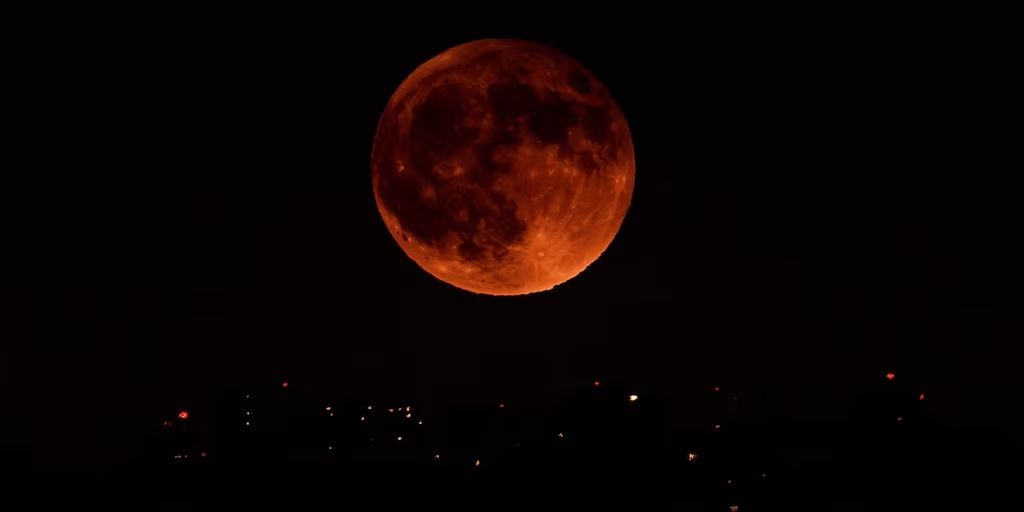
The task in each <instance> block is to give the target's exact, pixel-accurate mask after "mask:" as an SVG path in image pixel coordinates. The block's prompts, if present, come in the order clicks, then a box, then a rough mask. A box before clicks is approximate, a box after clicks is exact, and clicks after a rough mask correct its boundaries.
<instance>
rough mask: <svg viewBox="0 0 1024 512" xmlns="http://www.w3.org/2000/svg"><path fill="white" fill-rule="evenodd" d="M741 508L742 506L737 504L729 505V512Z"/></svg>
mask: <svg viewBox="0 0 1024 512" xmlns="http://www.w3.org/2000/svg"><path fill="white" fill-rule="evenodd" d="M739 509H740V507H738V506H736V505H733V506H731V507H729V512H736V511H737V510H739Z"/></svg>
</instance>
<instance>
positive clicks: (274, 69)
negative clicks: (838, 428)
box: [5, 7, 1024, 467]
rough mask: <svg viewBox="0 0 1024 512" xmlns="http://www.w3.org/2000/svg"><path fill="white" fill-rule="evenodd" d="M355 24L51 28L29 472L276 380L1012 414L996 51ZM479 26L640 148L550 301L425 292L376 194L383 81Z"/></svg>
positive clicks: (44, 76)
mask: <svg viewBox="0 0 1024 512" xmlns="http://www.w3.org/2000/svg"><path fill="white" fill-rule="evenodd" d="M136 14H137V15H138V16H136ZM380 16H383V15H380ZM380 16H378V17H377V18H375V17H374V16H371V15H370V14H365V15H359V16H355V15H354V14H350V13H347V12H346V11H345V10H344V9H338V10H331V9H328V8H323V9H314V8H308V9H299V8H293V9H286V10H284V11H282V12H270V11H264V10H261V9H259V8H256V7H251V8H248V10H242V11H239V12H226V11H225V12H208V13H203V14H202V15H198V14H197V13H190V12H185V11H183V10H182V11H160V12H153V13H141V12H140V13H135V14H131V13H110V14H109V16H107V15H104V14H103V13H98V12H85V10H84V8H83V10H82V12H80V13H78V14H68V15H66V16H56V15H54V18H53V21H54V23H52V24H51V25H50V26H51V27H52V30H50V31H48V32H46V33H41V34H40V35H39V38H38V41H37V42H38V43H39V49H40V50H41V52H40V56H41V57H40V58H39V59H38V61H37V63H36V64H37V65H38V67H39V68H40V69H39V71H40V72H41V73H40V74H39V78H40V81H39V84H38V91H39V92H40V93H42V99H41V100H40V102H39V104H38V105H36V106H37V107H38V109H39V110H38V113H37V116H38V117H39V118H40V119H41V120H42V121H43V123H44V125H46V128H47V131H46V132H45V134H44V135H43V138H42V142H43V144H42V146H40V147H39V148H38V149H37V151H36V155H35V156H36V157H37V159H38V161H39V162H40V164H41V165H42V167H43V168H44V169H50V170H51V171H53V175H54V177H53V179H52V180H50V179H48V181H47V182H46V183H45V188H44V189H43V190H42V191H41V194H40V195H39V196H38V197H31V198H27V200H28V201H30V202H31V208H27V209H26V210H25V211H26V212H28V213H27V214H26V221H27V226H28V229H29V232H30V233H31V234H32V235H33V237H32V238H33V241H34V243H35V245H34V247H35V249H36V251H37V252H36V254H35V255H34V260H33V265H32V268H34V269H35V271H34V272H33V273H32V274H31V277H28V280H26V281H24V284H25V289H26V290H29V289H30V290H32V291H33V292H34V298H33V300H32V301H21V300H12V307H11V311H14V312H16V313H18V314H20V316H22V317H23V318H27V319H29V320H28V321H27V322H25V324H24V325H25V329H24V331H23V332H24V335H20V334H19V333H17V332H16V333H15V336H14V337H13V338H14V339H19V338H22V337H24V338H25V339H29V338H28V336H29V334H28V333H29V332H32V336H33V338H34V340H36V341H33V343H32V345H30V347H31V348H30V350H29V352H28V353H24V352H25V350H24V349H22V348H20V347H19V346H17V345H11V347H12V351H13V352H14V354H15V358H12V360H20V359H21V357H19V356H22V355H24V356H26V357H27V358H28V359H30V363H29V365H28V366H26V367H25V369H24V371H12V372H10V375H15V378H16V379H17V378H18V377H17V376H18V375H22V374H23V375H24V376H25V377H26V378H27V379H28V380H29V381H30V383H31V399H30V400H29V402H30V407H29V409H30V411H31V420H28V421H24V422H21V421H18V422H17V423H16V425H17V426H16V427H15V430H17V431H18V432H21V431H24V433H25V434H24V435H23V434H16V435H13V436H8V437H9V438H10V439H31V443H32V444H33V450H34V451H33V459H34V460H35V462H36V463H37V464H38V465H40V466H43V467H60V466H62V465H64V464H70V463H72V462H75V463H76V464H78V463H86V464H88V463H89V462H90V461H95V460H106V459H118V458H120V457H123V456H124V453H125V450H127V449H128V447H127V446H122V445H121V444H119V443H120V442H119V441H118V440H117V439H116V438H117V436H116V435H109V434H107V435H104V436H102V439H103V440H102V441H100V440H98V439H100V437H98V436H99V434H98V430H100V426H101V425H102V426H103V427H102V428H110V429H115V430H116V429H118V428H120V429H127V428H129V426H128V425H129V423H130V420H131V419H132V418H140V417H144V418H156V417H159V416H160V415H163V414H165V411H167V410H176V409H183V410H190V411H195V412H196V413H197V414H202V412H203V411H207V410H211V409H212V408H213V406H214V402H215V400H216V399H217V397H219V396H221V395H222V394H223V393H224V391H225V390H227V389H232V388H238V387H244V386H247V385H251V384H254V383H269V382H277V381H281V382H283V381H288V382H289V383H290V384H291V385H294V386H296V389H301V390H302V392H303V396H304V397H306V398H305V399H306V400H307V401H309V402H311V403H312V402H316V401H317V400H327V399H329V398H333V399H338V400H353V399H355V398H356V397H360V396H366V397H370V398H372V397H376V396H385V395H386V396H396V397H397V396H402V397H407V398H408V399H411V400H418V401H419V402H421V403H423V404H424V407H425V409H426V410H428V411H434V412H433V414H437V415H439V416H440V415H443V411H446V410H448V409H450V408H451V407H454V406H461V405H467V404H484V403H490V402H494V401H501V402H505V403H510V404H511V403H516V404H517V405H519V404H521V405H522V406H524V407H532V406H544V405H549V404H550V400H552V399H553V398H552V397H557V396H560V395H562V394H564V393H565V392H567V391H569V390H571V389H575V388H576V387H577V386H579V385H581V383H586V382H591V381H594V380H601V381H608V382H620V383H623V384H628V385H631V386H635V387H637V388H638V389H640V390H642V391H641V393H643V392H649V393H657V394H659V395H660V396H663V397H665V400H666V405H667V407H668V408H669V410H670V416H671V417H672V419H673V423H674V425H676V426H678V427H685V426H686V425H687V422H688V421H693V420H692V418H689V417H688V415H687V413H686V410H687V406H688V404H692V403H693V401H694V400H695V399H696V398H695V397H697V396H699V395H700V394H701V393H704V392H705V391H706V389H707V388H709V387H714V386H722V387H728V388H730V389H735V390H738V391H737V393H736V394H737V395H738V396H740V397H753V396H758V395H765V394H768V391H772V393H771V394H772V396H776V397H779V398H774V399H773V400H776V401H778V403H777V404H775V405H776V406H777V410H778V413H779V414H780V415H781V416H785V417H795V418H799V417H807V418H835V417H841V416H842V415H843V414H844V413H845V411H846V403H847V399H848V398H849V390H850V389H851V388H852V387H854V386H857V385H859V384H863V383H865V382H869V381H870V380H871V379H874V378H876V377H877V376H878V375H884V374H885V373H886V372H890V371H892V372H895V373H897V374H898V375H900V376H901V378H903V376H906V378H907V379H908V381H913V382H916V383H920V386H922V387H923V388H927V389H926V390H923V391H922V392H924V393H927V394H928V396H929V397H930V399H929V400H930V401H929V407H930V410H931V411H932V412H933V413H934V414H937V415H940V416H942V417H944V418H946V419H947V420H948V421H950V422H954V423H969V422H970V421H972V418H975V417H977V416H982V415H984V416H993V417H1003V418H1016V419H1019V418H1020V415H1021V413H1022V412H1024V411H1022V409H1021V408H1020V405H1019V404H1020V402H1019V401H1017V400H1014V399H1013V396H1014V394H1015V393H1017V392H1020V391H1021V379H1020V377H1019V376H1018V375H1017V373H1016V372H1014V371H1013V370H1014V369H1013V368H1012V367H1011V364H1012V363H1013V362H1015V361H1016V358H1015V357H1014V355H1015V354H1016V353H1017V352H1018V351H1017V350H1016V348H1015V346H1014V345H1013V343H1014V341H1015V340H1017V339H1019V335H1020V333H1021V330H1022V328H1021V323H1020V318H1022V317H1024V316H1022V315H1021V313H1024V299H1022V296H1021V294H1020V289H1021V284H1022V279H1021V277H1022V271H1021V267H1020V265H1019V261H1021V256H1022V254H1021V251H1020V248H1019V244H1018V243H1017V242H1016V241H1015V239H1014V236H1013V235H1014V234H1016V233H1017V232H1018V231H1019V220H1020V217H1019V212H1018V211H1017V209H1016V207H1015V204H1016V201H1015V200H1014V198H1013V194H1014V192H1013V191H1014V190H1015V189H1013V188H1012V187H1009V186H1003V185H1000V183H1002V181H1000V180H1004V179H1003V178H998V180H995V181H993V180H990V179H989V178H992V177H993V176H992V174H993V173H996V172H997V171H998V170H999V169H1006V167H1007V166H1006V165H1003V164H1000V161H999V156H998V153H997V152H996V149H997V148H999V147H1001V146H1003V145H1004V143H1005V142H1006V141H1007V139H1008V137H1007V134H1008V132H1007V134H1002V132H999V131H997V130H996V128H995V127H996V123H997V121H998V120H999V118H1000V116H1001V114H1000V112H1001V110H1000V109H1001V108H1002V107H1001V106H1000V103H999V102H998V101H997V98H996V97H995V95H994V91H995V90H996V89H997V88H998V87H999V84H1000V83H1001V82H1002V81H1003V78H1002V77H1003V74H1004V73H1005V72H1004V71H1002V69H1003V68H1004V67H1005V65H1002V64H1000V62H1001V60H1000V56H999V53H998V51H997V50H998V49H999V48H1000V47H1001V46H1003V44H1002V43H1001V42H1000V41H1002V40H1003V39H1005V37H1006V36H1005V34H1004V33H1003V32H1000V31H999V30H997V29H996V28H993V29H992V30H981V29H980V28H979V27H980V26H983V25H977V26H976V25H975V24H972V23H975V20H974V19H973V18H971V17H968V16H965V17H964V18H963V19H962V20H961V21H960V22H959V23H958V24H955V25H952V24H945V25H944V24H941V23H927V22H926V21H927V19H926V20H924V21H922V20H917V21H915V20H913V19H910V18H908V19H907V20H906V21H903V18H901V17H895V16H894V17H881V18H879V17H873V16H871V15H870V13H866V12H863V13H840V12H831V11H828V9H824V8H822V10H821V11H820V12H810V11H807V12H800V13H796V14H793V13H781V12H774V13H771V12H768V10H767V9H763V10H759V11H757V12H748V13H712V12H699V13H698V12H688V13H684V14H682V15H679V16H674V15H669V14H668V13H648V14H643V13H631V14H628V15H621V16H620V14H617V13H612V12H609V13H604V14H595V16H597V18H595V19H596V21H592V22H588V23H582V22H580V21H578V17H577V16H576V14H575V13H574V14H572V15H569V14H565V15H563V14H551V15H550V16H549V17H548V18H546V19H545V20H543V21H538V20H532V21H533V22H531V23H523V22H520V21H522V20H520V21H516V20H515V19H508V20H505V21H495V20H487V21H481V22H480V23H475V24H471V23H468V22H465V23H457V22H455V21H454V20H452V21H448V22H447V23H444V22H439V23H438V24H430V23H427V22H425V21H417V20H415V19H408V20H404V21H396V20H394V19H391V17H380ZM434 16H435V17H436V16H439V15H438V14H435V15H434ZM936 16H937V15H936ZM413 17H414V18H415V17H416V16H413ZM512 18H515V17H512ZM429 19H433V17H431V18H429ZM936 19H938V18H936ZM943 19H944V18H943ZM81 20H89V22H88V23H84V22H82V21H81ZM389 20H390V21H389ZM886 20H891V21H886ZM602 24H607V25H608V26H610V27H616V26H623V27H625V26H631V27H633V28H630V29H629V31H630V34H626V33H625V31H626V30H627V29H626V28H620V29H608V28H606V29H598V28H595V27H598V26H601V25H602ZM65 26H67V27H74V30H63V27H65ZM108 26H109V27H111V28H110V29H109V30H108V29H107V27H108ZM634 33H635V34H634ZM367 34H370V35H367ZM485 37H511V38H518V39H527V40H533V41H536V42H539V43H541V44H544V45H547V46H551V47H553V48H555V49H557V50H559V51H562V52H564V53H566V54H568V55H570V56H572V57H573V58H575V59H576V60H578V61H579V62H581V63H582V64H583V65H584V66H586V67H587V68H588V69H589V70H590V71H592V72H593V73H594V75H595V76H596V77H597V78H598V79H599V80H600V81H601V82H602V83H603V84H604V85H605V86H606V87H607V89H608V90H609V91H610V92H611V94H612V96H613V97H614V98H615V100H616V102H617V103H618V104H619V106H620V107H621V109H622V110H623V112H624V114H625V117H626V120H627V121H628V123H629V126H630V131H631V134H632V137H633V143H634V145H635V155H636V156H635V159H636V168H637V172H636V188H635V191H634V195H633V199H632V205H631V207H630V210H629V213H628V214H627V216H626V218H625V221H624V223H623V225H622V227H621V229H620V231H619V234H618V236H617V237H616V239H615V240H614V241H613V242H612V244H611V246H610V247H609V249H608V250H607V251H606V252H605V254H604V255H602V256H601V258H599V259H598V260H597V261H596V262H595V263H594V264H593V265H591V267H590V268H588V269H587V270H585V271H584V272H583V273H582V274H580V275H579V276H577V277H576V278H574V279H572V280H570V281H569V282H567V283H565V284H564V285H561V286H559V287H556V288H555V289H554V290H552V291H550V292H544V293H540V294H535V295H529V296H522V297H488V296H479V295H474V294H471V293H468V292H464V291H462V290H459V289H456V288H454V287H452V286H450V285H447V284H445V283H442V282H440V281H438V280H436V279H435V278H433V277H432V276H430V275H428V274H427V273H426V272H424V271H423V270H422V269H420V268H419V267H418V266H417V265H416V264H415V263H414V262H412V261H411V260H410V259H409V258H408V257H406V255H405V254H403V253H402V250H401V249H400V248H399V247H398V246H397V245H396V244H395V242H394V241H393V240H392V239H391V237H390V235H389V233H388V231H387V229H386V227H385V226H384V224H383V221H382V220H381V218H380V214H379V213H378V211H377V208H376V205H375V204H374V199H373V192H372V189H371V185H370V168H369V159H370V150H371V146H372V143H373V137H374V129H375V127H376V125H377V120H378V118H379V116H380V115H381V113H382V112H383V109H384V107H385V105H386V104H387V102H388V99H389V98H390V96H391V94H392V93H393V92H394V91H395V89H396V88H397V86H398V85H399V84H400V83H401V82H402V80H404V78H405V77H406V76H407V75H408V74H409V73H410V72H411V71H412V70H413V69H415V68H416V67H417V66H418V65H420V64H422V63H423V62H425V61H426V60H428V59H430V58H431V57H433V56H435V55H436V54H438V53H440V52H442V51H444V50H445V49H448V48H450V47H452V46H455V45H458V44H461V43H464V42H468V41H472V40H475V39H480V38H485ZM58 176H59V178H58ZM20 282H21V281H15V283H20ZM19 325H20V324H16V325H15V327H16V328H19V329H20V327H19ZM19 352H21V353H19ZM15 364H17V363H15ZM5 373H6V372H5ZM49 404H59V406H56V405H55V406H54V407H52V408H51V407H50V406H49ZM68 418H75V420H74V423H75V425H74V426H72V425H70V424H68ZM22 427H24V428H22ZM29 432H31V434H28V433H29ZM52 439H59V440H60V442H49V441H48V440H52ZM12 443H13V446H14V447H15V448H16V449H19V450H20V449H21V448H19V447H20V446H21V444H20V441H13V442H12Z"/></svg>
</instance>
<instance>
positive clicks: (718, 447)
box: [8, 425, 1022, 512]
mask: <svg viewBox="0 0 1024 512" xmlns="http://www.w3.org/2000/svg"><path fill="white" fill-rule="evenodd" d="M559 441H566V438H565V437H563V438H560V439H559ZM331 451H332V452H333V451H334V450H331ZM421 452H422V453H421ZM690 453H694V454H695V455H696V459H695V460H690ZM1019 454H1020V444H1019V437H1016V434H1015V432H1014V431H1013V430H1012V429H1009V428H998V427H991V428H986V429H981V428H978V429H951V428H938V427H932V428H920V427H919V428H908V429H906V430H905V431H903V432H899V431H893V430H891V429H889V430H888V431H883V430H879V429H868V428H864V429H851V428H848V427H839V426H834V425H833V426H828V425H813V426H812V425H804V430H800V427H798V426H795V425H794V426H790V427H788V428H780V429H773V430H765V431H763V432H761V433H758V432H727V431H725V432H717V433H714V434H711V435H694V436H689V437H687V436H681V437H677V438H675V439H674V440H668V441H667V442H666V440H664V439H656V438H651V439H647V440H638V441H637V443H636V444H635V445H634V446H633V448H632V449H631V448H630V447H629V446H627V445H626V444H623V443H616V442H611V441H609V440H601V439H587V440H585V441H584V440H573V439H569V440H568V441H567V442H563V443H561V445H558V444H557V443H556V444H550V445H547V446H534V447H532V448H531V447H529V446H522V444H520V446H507V447H501V449H495V450H492V451H491V453H490V457H489V458H488V459H486V460H482V461H481V464H480V465H479V466H477V465H476V464H475V460H468V459H466V458H464V457H462V458H460V457H452V458H449V459H444V460H442V459H440V458H438V459H434V458H433V457H432V456H426V455H427V454H426V453H425V452H423V450H422V449H420V448H417V447H410V449H409V450H408V452H406V453H398V452H394V451H390V452H388V453H383V452H367V451H365V450H360V449H357V448H353V447H351V446H350V447H348V448H345V452H344V453H341V452H338V453H332V454H331V455H330V457H325V458H323V459H322V460H319V461H310V460H304V461H300V460H296V456H294V455H292V456H281V455H278V456H273V455H272V454H268V455H267V457H266V458H264V459H263V460H257V459H249V460H248V461H246V462H244V463H241V461H238V460H235V461H231V460H222V459H218V458H216V457H213V456H209V457H204V458H202V459H198V460H195V459H192V460H189V461H188V462H187V463H185V462H184V461H181V462H182V463H180V464H156V463H153V462H152V461H149V462H139V463H138V464H137V465H135V466H130V467H122V468H111V469H109V470H104V471H99V470H83V471H65V472H59V473H58V472H52V473H35V474H31V475H27V474H25V473H21V475H22V477H24V478H25V479H26V481H25V482H24V484H25V485H18V484H17V479H18V478H21V477H16V478H12V479H9V480H8V484H11V488H12V489H24V490H26V491H28V492H31V493H34V494H36V497H37V498H39V499H40V500H41V501H40V502H45V501H48V500H49V499H54V500H56V501H60V502H65V503H67V502H68V501H67V500H69V499H71V500H72V501H73V502H75V503H79V504H83V505H85V504H90V505H91V504H106V505H108V506H121V505H124V506H129V507H134V508H135V509H138V510H147V509H160V510H221V509H223V508H224V507H228V508H237V507H248V506H275V507H287V508H289V509H291V510H323V509H325V508H337V507H341V508H344V507H360V508H365V509H371V510H383V509H390V508H395V509H399V508H408V507H426V506H434V507H436V506H444V507H459V508H469V507H474V508H477V509H482V510H512V509H518V508H522V507H531V506H536V507H541V506H548V505H554V506H559V507H574V508H584V507H602V506H604V507H631V508H634V509H638V510H664V509H665V508H666V507H671V508H672V509H674V510H722V511H728V510H730V508H731V507H733V506H736V507H738V509H737V510H739V511H743V512H747V511H755V510H889V509H897V508H898V509H902V510H923V509H924V507H931V506H942V505H943V504H944V503H953V501H952V500H955V503H960V504H963V506H971V504H979V503H981V502H986V501H988V500H995V501H997V500H999V499H1001V497H1005V496H1009V495H1011V494H1010V493H1012V492H1013V491H1014V490H1015V489H1017V488H1019V482H1020V478H1021V477H1022V471H1021V470H1020V468H1019V463H1018V460H1019V458H1018V455H1019ZM371 455H372V456H373V457H374V458H376V460H367V459H368V458H369V456H371ZM421 455H422V456H421ZM28 480H31V482H29V481H28Z"/></svg>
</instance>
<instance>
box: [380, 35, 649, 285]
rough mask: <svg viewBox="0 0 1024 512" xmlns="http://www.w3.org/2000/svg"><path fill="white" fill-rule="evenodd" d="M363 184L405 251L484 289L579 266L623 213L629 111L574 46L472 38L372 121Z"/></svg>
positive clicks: (435, 62)
mask: <svg viewBox="0 0 1024 512" xmlns="http://www.w3.org/2000/svg"><path fill="white" fill-rule="evenodd" d="M371 168H372V176H373V192H374V196H375V198H376V200H377V208H378V210H380V214H381V216H382V217H383V219H384V222H385V224H387V227H388V230H390V231H391V235H392V236H393V237H394V239H395V241H397V242H398V245H399V246H401V248H402V250H403V251H405V254H406V255H408V256H409V257H410V258H412V260H413V261H415V262H416V263H417V264H418V265H419V266H420V267H421V268H422V269H423V270H426V271H427V272H428V273H430V274H431V275H433V276H434V277H436V278H437V279H440V280H441V281H444V282H446V283H448V284H451V285H453V286H456V287H458V288H461V289H463V290H467V291H470V292H474V293H479V294H486V295H524V294H529V293H535V292H541V291H546V290H550V289H552V288H554V287H555V286H557V285H560V284H562V283H565V282H566V281H568V280H570V279H572V278H573V277H575V276H577V275H578V274H580V273H581V272H582V271H583V270H584V269H586V268H587V266H589V265H590V264H591V263H593V262H594V261H596V260H597V258H599V257H600V256H601V254H602V253H603V252H604V251H605V250H606V249H607V248H608V246H609V244H611V242H612V240H613V239H614V238H615V235H616V234H617V233H618V231H619V227H620V226H621V225H622V221H623V219H625V217H626V211H627V210H628V209H629V204H630V200H631V198H632V195H633V183H634V179H635V174H636V165H635V163H634V160H633V141H632V138H631V137H630V134H629V127H628V126H627V124H626V119H625V117H624V116H623V114H622V111H621V110H620V109H619V107H618V105H617V104H616V103H615V101H614V100H613V99H612V97H611V95H610V94H609V93H608V90H607V89H605V87H604V85H602V84H601V82H599V81H598V80H597V78H595V77H594V75H593V74H592V73H591V72H590V71H589V70H587V69H586V68H584V67H583V66H582V65H581V64H580V63H579V62H576V61H575V60H573V59H572V58H571V57H569V56H567V55H565V54H563V53H560V52H558V51H556V50H553V49H551V48H548V47H545V46H542V45H540V44H537V43H533V42H528V41H521V40H514V39H483V40H479V41H474V42H470V43H466V44H463V45H460V46H456V47H454V48H451V49H449V50H447V51H445V52H444V53H441V54H440V55H438V56H436V57H434V58H432V59H430V60H429V61H427V62H426V63H424V64H423V65H421V66H420V67H418V68H416V70H415V71H413V72H412V74H411V75H409V77H408V78H406V79H405V81H404V82H402V84H401V85H400V86H399V87H398V90H397V91H395V93H394V95H392V96H391V100H390V101H389V102H388V104H387V107H386V108H385V110H384V113H383V114H382V115H381V117H380V122H379V123H378V125H377V132H376V135H375V137H374V141H373V152H372V154H371Z"/></svg>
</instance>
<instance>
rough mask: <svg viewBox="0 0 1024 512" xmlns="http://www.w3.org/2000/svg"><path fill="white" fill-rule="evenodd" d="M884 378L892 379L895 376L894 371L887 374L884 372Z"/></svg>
mask: <svg viewBox="0 0 1024 512" xmlns="http://www.w3.org/2000/svg"><path fill="white" fill-rule="evenodd" d="M885 378H886V379H889V380H893V379H895V378H896V374H895V373H887V374H885Z"/></svg>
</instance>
